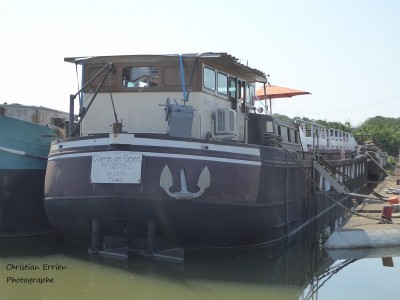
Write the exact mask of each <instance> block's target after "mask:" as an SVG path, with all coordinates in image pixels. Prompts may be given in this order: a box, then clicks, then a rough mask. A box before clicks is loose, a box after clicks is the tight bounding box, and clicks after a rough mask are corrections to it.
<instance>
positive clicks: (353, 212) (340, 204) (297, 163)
mask: <svg viewBox="0 0 400 300" xmlns="http://www.w3.org/2000/svg"><path fill="white" fill-rule="evenodd" d="M284 149H285V148H284ZM285 151H286V152H287V153H288V154H289V156H290V157H291V159H292V160H293V161H294V162H295V164H296V165H297V166H298V167H299V168H300V169H301V170H302V172H303V173H304V174H305V175H306V177H307V178H308V180H310V181H311V182H312V183H313V184H314V186H316V187H318V188H319V185H318V184H317V182H316V181H315V180H314V178H312V177H311V176H310V175H309V174H308V173H307V172H306V170H305V168H303V166H301V165H300V163H299V161H298V160H297V159H295V158H294V157H293V155H292V154H291V153H290V152H289V150H287V149H285ZM321 191H322V192H323V193H324V194H325V195H326V196H327V197H328V198H329V199H330V200H332V201H333V202H335V203H336V204H337V205H339V206H340V207H341V208H343V209H344V210H346V211H348V212H349V213H351V214H353V215H356V216H359V217H363V218H367V219H371V220H375V221H379V222H385V223H386V220H384V219H382V218H374V217H370V216H366V215H363V214H360V213H358V212H356V211H352V210H351V209H349V208H347V207H346V206H344V205H343V204H342V203H340V202H339V201H336V200H335V199H333V198H332V197H331V195H329V193H328V192H326V191H324V190H321ZM347 197H348V196H347Z"/></svg>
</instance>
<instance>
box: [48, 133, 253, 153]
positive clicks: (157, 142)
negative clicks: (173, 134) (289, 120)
mask: <svg viewBox="0 0 400 300" xmlns="http://www.w3.org/2000/svg"><path fill="white" fill-rule="evenodd" d="M109 145H110V139H109V138H99V139H88V140H79V141H73V142H58V143H55V144H52V146H51V150H56V149H58V147H59V146H62V149H64V150H66V149H73V148H80V147H93V146H109ZM130 145H132V146H153V147H167V148H181V149H195V150H200V149H203V147H204V146H207V147H208V150H210V151H218V152H229V153H236V154H247V155H255V156H260V149H258V148H250V147H236V146H228V145H217V144H208V143H199V142H186V141H172V140H161V139H149V138H137V137H135V138H133V142H132V143H131V144H130Z"/></svg>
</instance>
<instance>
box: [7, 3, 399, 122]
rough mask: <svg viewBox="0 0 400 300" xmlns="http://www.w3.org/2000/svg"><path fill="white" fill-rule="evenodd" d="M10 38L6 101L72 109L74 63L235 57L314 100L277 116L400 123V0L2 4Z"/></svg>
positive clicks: (276, 104) (279, 107)
mask: <svg viewBox="0 0 400 300" xmlns="http://www.w3.org/2000/svg"><path fill="white" fill-rule="evenodd" d="M0 37H1V42H0V57H1V66H2V72H0V76H1V77H0V103H1V102H8V103H21V104H28V105H38V106H39V105H40V106H46V107H51V108H56V109H60V110H65V111H67V110H68V107H69V94H74V93H75V92H76V91H77V81H76V75H75V67H74V65H72V64H68V63H65V62H64V61H63V60H64V57H70V56H86V55H88V56H89V55H114V54H164V53H175V54H179V53H198V52H228V53H229V54H231V55H233V56H235V57H237V58H241V59H244V60H248V64H249V66H251V67H254V68H257V69H259V70H262V71H264V72H265V73H267V74H270V81H271V83H272V84H276V85H281V86H286V87H291V88H295V89H300V90H305V91H309V92H311V93H312V95H307V96H298V97H293V98H288V99H277V100H274V101H273V112H276V113H281V114H285V115H288V116H291V117H294V116H300V117H302V116H305V117H309V118H313V119H327V120H328V121H341V122H345V121H350V122H351V124H353V125H358V124H359V123H361V122H363V121H365V120H366V119H367V118H370V117H374V116H377V115H380V116H384V117H393V118H399V117H400V105H399V104H400V90H399V79H400V38H399V37H400V1H397V0H392V1H389V0H382V1H373V0H336V1H324V0H304V1H296V0H292V1H289V0H279V1H278V0H276V1H273V0H247V1H237V0H230V1H228V0H223V1H222V0H221V1H217V0H213V1H211V0H198V1H190V0H186V1H183V0H182V1H179V0H168V1H166V0H152V1H150V0H149V1H147V0H146V1H135V0H113V1H104V0H98V1H85V0H68V1H57V0H48V1H46V0H35V1H31V0H20V1H5V0H2V1H1V2H0Z"/></svg>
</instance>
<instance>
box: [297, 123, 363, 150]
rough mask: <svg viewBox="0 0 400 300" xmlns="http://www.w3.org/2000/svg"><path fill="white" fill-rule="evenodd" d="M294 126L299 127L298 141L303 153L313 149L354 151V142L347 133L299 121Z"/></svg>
mask: <svg viewBox="0 0 400 300" xmlns="http://www.w3.org/2000/svg"><path fill="white" fill-rule="evenodd" d="M296 124H297V125H298V126H299V135H300V141H301V145H302V147H303V150H304V151H310V150H313V149H338V150H352V151H354V150H355V149H356V145H357V143H356V140H355V138H354V136H353V134H351V133H349V132H346V131H342V130H339V129H333V128H329V129H328V128H326V127H325V126H322V125H319V124H316V123H312V122H308V121H303V120H300V119H297V120H296Z"/></svg>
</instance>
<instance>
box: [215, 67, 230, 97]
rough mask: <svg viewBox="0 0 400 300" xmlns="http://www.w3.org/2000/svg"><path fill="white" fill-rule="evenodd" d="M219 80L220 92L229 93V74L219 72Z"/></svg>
mask: <svg viewBox="0 0 400 300" xmlns="http://www.w3.org/2000/svg"><path fill="white" fill-rule="evenodd" d="M217 80H218V93H220V94H222V95H228V76H226V75H225V74H222V73H219V72H218V75H217Z"/></svg>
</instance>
